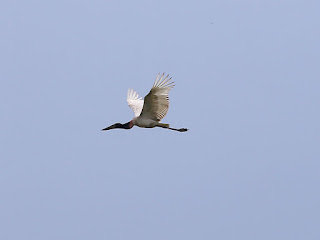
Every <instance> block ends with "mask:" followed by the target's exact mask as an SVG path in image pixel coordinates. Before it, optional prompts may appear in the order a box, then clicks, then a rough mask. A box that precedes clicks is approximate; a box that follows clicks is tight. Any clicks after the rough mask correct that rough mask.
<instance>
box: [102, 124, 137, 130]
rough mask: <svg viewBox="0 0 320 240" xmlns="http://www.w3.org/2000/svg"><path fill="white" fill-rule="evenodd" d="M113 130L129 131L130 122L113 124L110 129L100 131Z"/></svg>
mask: <svg viewBox="0 0 320 240" xmlns="http://www.w3.org/2000/svg"><path fill="white" fill-rule="evenodd" d="M115 128H122V129H130V128H132V126H130V122H127V123H125V124H121V123H115V124H113V125H111V126H110V127H107V128H104V129H102V131H106V130H110V129H115Z"/></svg>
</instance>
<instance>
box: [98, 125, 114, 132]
mask: <svg viewBox="0 0 320 240" xmlns="http://www.w3.org/2000/svg"><path fill="white" fill-rule="evenodd" d="M115 128H117V124H113V125H111V126H110V127H106V128H104V129H102V130H101V131H106V130H110V129H115Z"/></svg>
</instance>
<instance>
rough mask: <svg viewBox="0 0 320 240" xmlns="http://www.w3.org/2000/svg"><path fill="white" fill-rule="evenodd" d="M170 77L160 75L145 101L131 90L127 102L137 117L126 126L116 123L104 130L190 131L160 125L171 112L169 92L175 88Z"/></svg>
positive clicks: (163, 124)
mask: <svg viewBox="0 0 320 240" xmlns="http://www.w3.org/2000/svg"><path fill="white" fill-rule="evenodd" d="M170 80H171V78H169V75H167V76H166V77H164V73H163V74H162V75H160V73H159V74H158V76H157V78H156V80H155V82H154V84H153V87H152V88H151V90H150V92H149V94H148V95H147V96H145V98H144V100H143V99H142V98H141V97H140V98H139V94H138V93H137V92H136V91H135V90H133V89H129V90H128V94H127V102H128V105H129V107H130V108H131V109H132V110H133V112H134V115H135V117H134V118H133V119H132V120H131V121H130V122H127V123H125V124H121V123H116V124H113V125H111V126H110V127H107V128H104V129H102V131H103V130H110V129H114V128H122V129H131V128H132V127H133V126H138V127H143V128H154V127H162V128H166V129H171V130H175V131H179V132H186V131H188V129H187V128H180V129H176V128H171V127H170V126H169V124H165V123H160V121H161V119H162V118H164V117H165V116H166V114H167V112H168V110H169V96H168V95H169V91H170V90H171V89H172V88H173V87H174V82H170Z"/></svg>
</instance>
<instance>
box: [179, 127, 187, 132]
mask: <svg viewBox="0 0 320 240" xmlns="http://www.w3.org/2000/svg"><path fill="white" fill-rule="evenodd" d="M188 130H189V129H188V128H180V129H179V130H178V131H179V132H186V131H188Z"/></svg>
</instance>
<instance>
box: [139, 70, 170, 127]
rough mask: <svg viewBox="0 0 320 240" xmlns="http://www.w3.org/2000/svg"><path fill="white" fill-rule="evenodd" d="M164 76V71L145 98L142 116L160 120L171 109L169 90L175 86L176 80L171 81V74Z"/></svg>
mask: <svg viewBox="0 0 320 240" xmlns="http://www.w3.org/2000/svg"><path fill="white" fill-rule="evenodd" d="M163 77H164V73H163V74H162V75H161V76H160V73H159V74H158V76H157V78H156V81H155V82H154V84H153V87H152V88H151V90H150V92H149V94H148V95H147V96H145V98H144V105H143V109H142V112H141V115H140V116H141V117H144V118H149V119H152V120H155V121H160V120H161V119H162V118H164V117H165V115H166V114H167V112H168V110H169V91H170V90H171V88H173V87H174V84H173V83H174V82H170V80H171V78H169V75H168V76H166V77H165V78H163Z"/></svg>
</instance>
